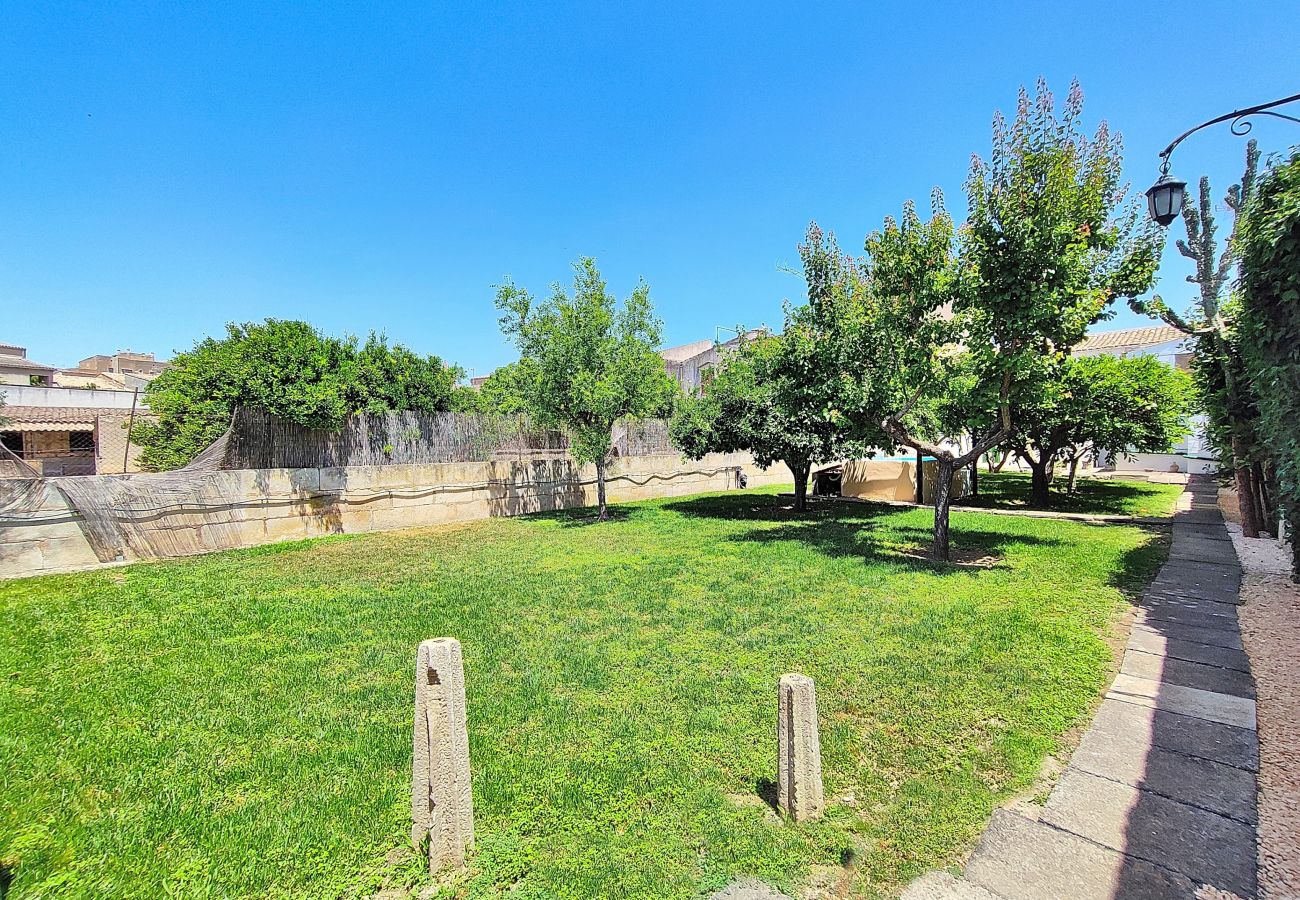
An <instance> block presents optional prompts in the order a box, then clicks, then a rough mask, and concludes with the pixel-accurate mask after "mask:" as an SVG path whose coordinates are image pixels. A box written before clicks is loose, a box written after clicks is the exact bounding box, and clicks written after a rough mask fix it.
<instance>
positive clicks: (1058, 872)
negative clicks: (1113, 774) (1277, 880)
mask: <svg viewBox="0 0 1300 900" xmlns="http://www.w3.org/2000/svg"><path fill="white" fill-rule="evenodd" d="M965 877H966V880H967V881H971V882H973V883H975V884H978V885H979V886H981V887H983V888H986V889H988V890H990V891H992V892H993V893H994V894H996V895H998V896H999V897H1005V898H1006V900H1062V898H1067V897H1068V898H1070V900H1118V898H1124V900H1138V898H1142V900H1174V898H1178V900H1186V898H1188V897H1192V896H1194V895H1195V892H1196V885H1195V884H1193V883H1192V881H1191V880H1190V879H1189V878H1187V877H1186V876H1184V875H1179V874H1177V873H1174V872H1170V871H1168V870H1167V869H1162V868H1160V867H1159V866H1154V865H1152V864H1151V863H1149V862H1146V861H1145V860H1140V859H1131V858H1129V857H1126V856H1125V855H1124V854H1122V853H1120V852H1118V851H1116V850H1112V849H1110V848H1109V847H1102V846H1099V845H1098V844H1096V843H1093V842H1092V841H1089V840H1085V839H1084V838H1081V837H1079V836H1077V835H1074V834H1070V833H1069V832H1065V831H1060V830H1058V829H1056V828H1053V827H1051V826H1050V825H1045V824H1043V823H1041V822H1031V821H1030V820H1028V819H1026V818H1024V817H1022V816H1018V815H1016V814H1015V813H1011V812H1008V811H1007V810H998V811H997V812H995V813H993V818H992V819H991V820H990V821H989V827H988V828H987V829H986V830H985V832H984V837H983V838H981V839H980V843H979V847H977V848H976V850H975V853H974V855H973V856H972V857H971V860H970V862H969V863H967V865H966V873H965Z"/></svg>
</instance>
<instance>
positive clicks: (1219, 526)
mask: <svg viewBox="0 0 1300 900" xmlns="http://www.w3.org/2000/svg"><path fill="white" fill-rule="evenodd" d="M1177 533H1179V534H1186V535H1190V536H1193V537H1198V538H1206V539H1207V540H1212V541H1221V540H1224V539H1225V538H1226V537H1227V535H1228V531H1227V529H1226V528H1224V527H1223V523H1222V522H1179V523H1178V529H1177Z"/></svg>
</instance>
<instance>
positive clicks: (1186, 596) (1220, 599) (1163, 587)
mask: <svg viewBox="0 0 1300 900" xmlns="http://www.w3.org/2000/svg"><path fill="white" fill-rule="evenodd" d="M1238 590H1239V588H1235V587H1232V586H1227V585H1220V586H1218V587H1188V586H1186V585H1180V584H1171V583H1169V582H1167V581H1156V582H1153V583H1152V584H1151V586H1150V587H1148V588H1147V589H1146V590H1145V591H1144V592H1143V593H1142V600H1143V601H1155V600H1208V601H1210V602H1213V603H1228V604H1232V605H1233V606H1236V605H1237V603H1238Z"/></svg>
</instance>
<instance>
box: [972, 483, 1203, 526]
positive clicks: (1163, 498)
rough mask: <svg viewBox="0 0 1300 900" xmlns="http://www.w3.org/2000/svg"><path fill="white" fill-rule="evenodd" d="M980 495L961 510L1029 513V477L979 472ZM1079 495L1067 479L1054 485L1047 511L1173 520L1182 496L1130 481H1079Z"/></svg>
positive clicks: (1177, 489) (1169, 488) (1172, 487)
mask: <svg viewBox="0 0 1300 900" xmlns="http://www.w3.org/2000/svg"><path fill="white" fill-rule="evenodd" d="M979 487H980V495H979V496H978V497H963V498H962V499H961V500H958V501H957V503H959V504H960V505H962V506H974V507H986V508H992V509H1027V508H1028V507H1029V474H1028V473H1024V474H1021V473H1020V472H980V482H979ZM1076 488H1077V490H1076V492H1075V493H1073V494H1067V493H1066V492H1065V478H1064V477H1061V478H1058V479H1057V480H1056V482H1054V483H1053V484H1052V505H1051V506H1050V507H1048V509H1053V510H1059V511H1061V512H1072V513H1096V514H1100V515H1109V516H1170V515H1173V512H1174V503H1175V502H1176V501H1177V500H1178V495H1179V494H1181V493H1182V492H1183V486H1182V485H1181V484H1149V483H1147V482H1145V481H1136V480H1134V481H1129V480H1127V479H1118V478H1114V479H1102V478H1080V479H1079V481H1078V484H1077V485H1076Z"/></svg>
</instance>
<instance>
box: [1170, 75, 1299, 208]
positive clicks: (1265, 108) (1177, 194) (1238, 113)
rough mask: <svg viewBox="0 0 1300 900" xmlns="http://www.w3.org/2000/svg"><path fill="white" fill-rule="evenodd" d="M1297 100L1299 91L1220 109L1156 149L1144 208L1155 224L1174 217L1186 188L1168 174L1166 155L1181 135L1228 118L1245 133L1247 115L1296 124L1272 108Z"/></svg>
mask: <svg viewBox="0 0 1300 900" xmlns="http://www.w3.org/2000/svg"><path fill="white" fill-rule="evenodd" d="M1297 100H1300V94H1294V95H1292V96H1290V97H1284V98H1283V99H1281V100H1274V101H1273V102H1271V103H1261V104H1259V105H1258V106H1248V107H1246V108H1245V109H1236V110H1233V111H1232V112H1230V113H1224V114H1223V115H1221V116H1218V117H1217V118H1214V119H1210V120H1209V121H1208V122H1202V123H1201V124H1200V125H1197V126H1196V127H1195V128H1189V129H1187V130H1186V131H1184V132H1183V133H1182V134H1180V135H1178V137H1176V138H1174V139H1173V141H1172V142H1171V143H1170V144H1169V146H1168V147H1166V148H1165V149H1163V150H1161V151H1160V178H1159V180H1157V181H1156V183H1155V184H1153V185H1151V187H1149V188H1148V189H1147V212H1148V213H1150V215H1151V218H1152V219H1154V220H1155V221H1156V222H1157V223H1158V224H1160V225H1162V226H1164V225H1168V224H1169V223H1170V222H1172V221H1173V220H1174V219H1176V218H1178V213H1179V212H1180V211H1181V210H1182V208H1183V195H1184V194H1185V193H1186V192H1187V182H1185V181H1180V180H1179V179H1177V178H1174V177H1173V176H1172V175H1170V174H1169V157H1170V155H1171V154H1173V152H1174V148H1175V147H1177V146H1178V145H1179V144H1181V143H1182V142H1183V139H1184V138H1186V137H1188V136H1189V135H1192V134H1195V133H1196V132H1198V131H1200V130H1201V129H1202V128H1208V127H1209V126H1211V125H1217V124H1219V123H1220V122H1227V121H1229V120H1231V121H1232V125H1231V126H1230V127H1231V130H1232V133H1233V134H1235V135H1237V136H1238V137H1240V136H1241V135H1245V134H1249V133H1250V129H1251V127H1252V123H1251V122H1249V121H1248V117H1249V116H1254V115H1261V116H1272V117H1274V118H1275V119H1286V120H1287V121H1288V122H1295V123H1297V124H1300V119H1297V118H1296V117H1295V116H1288V115H1286V114H1285V113H1280V112H1273V107H1275V106H1285V105H1286V104H1288V103H1295V102H1296V101H1297Z"/></svg>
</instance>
